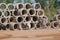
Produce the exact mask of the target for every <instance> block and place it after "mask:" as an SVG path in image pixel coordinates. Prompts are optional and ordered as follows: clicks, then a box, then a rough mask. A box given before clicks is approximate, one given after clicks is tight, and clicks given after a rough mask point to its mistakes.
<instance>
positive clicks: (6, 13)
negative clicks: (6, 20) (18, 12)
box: [3, 10, 11, 17]
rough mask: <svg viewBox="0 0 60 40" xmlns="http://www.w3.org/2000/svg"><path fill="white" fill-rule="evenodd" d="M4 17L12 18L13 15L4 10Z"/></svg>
mask: <svg viewBox="0 0 60 40" xmlns="http://www.w3.org/2000/svg"><path fill="white" fill-rule="evenodd" d="M3 13H4V16H5V17H9V16H11V13H10V11H8V10H4V12H3Z"/></svg>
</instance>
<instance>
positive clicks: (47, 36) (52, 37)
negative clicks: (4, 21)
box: [0, 29, 60, 40]
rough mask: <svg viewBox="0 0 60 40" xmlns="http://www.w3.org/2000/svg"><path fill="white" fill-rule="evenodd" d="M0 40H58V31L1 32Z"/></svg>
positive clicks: (59, 39)
mask: <svg viewBox="0 0 60 40" xmlns="http://www.w3.org/2000/svg"><path fill="white" fill-rule="evenodd" d="M0 40H60V29H37V30H14V31H10V30H6V31H3V30H1V31H0Z"/></svg>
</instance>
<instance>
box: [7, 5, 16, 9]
mask: <svg viewBox="0 0 60 40" xmlns="http://www.w3.org/2000/svg"><path fill="white" fill-rule="evenodd" d="M7 8H8V10H13V9H15V6H14V4H8V5H7Z"/></svg>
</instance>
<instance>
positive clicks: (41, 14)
mask: <svg viewBox="0 0 60 40" xmlns="http://www.w3.org/2000/svg"><path fill="white" fill-rule="evenodd" d="M37 16H40V17H42V16H44V10H43V9H39V10H38V11H37Z"/></svg>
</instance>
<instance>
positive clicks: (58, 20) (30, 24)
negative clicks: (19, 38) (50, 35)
mask: <svg viewBox="0 0 60 40" xmlns="http://www.w3.org/2000/svg"><path fill="white" fill-rule="evenodd" d="M59 27H60V14H59V13H57V15H55V16H54V20H51V22H49V21H48V17H47V16H46V15H45V12H44V10H43V9H42V8H41V5H40V3H34V4H30V3H26V4H23V3H17V4H12V3H9V4H5V3H1V4H0V30H7V29H10V30H14V29H18V30H30V29H46V28H59Z"/></svg>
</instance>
